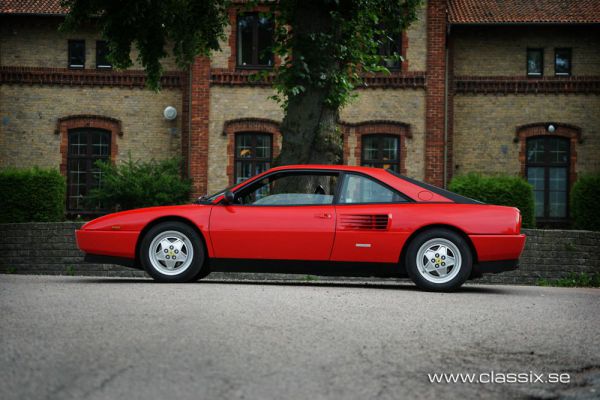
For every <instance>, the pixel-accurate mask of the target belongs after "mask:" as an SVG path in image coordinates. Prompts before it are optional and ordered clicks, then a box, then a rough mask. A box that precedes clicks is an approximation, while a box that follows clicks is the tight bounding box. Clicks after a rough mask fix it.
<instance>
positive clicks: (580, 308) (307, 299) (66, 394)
mask: <svg viewBox="0 0 600 400" xmlns="http://www.w3.org/2000/svg"><path fill="white" fill-rule="evenodd" d="M0 306H1V309H0V377H1V378H0V398H1V399H3V400H8V399H118V398H123V399H176V398H183V399H210V400H213V399H311V400H316V399H361V400H364V399H372V398H381V399H398V398H407V399H413V398H436V397H439V398H455V397H459V396H460V397H462V398H515V397H529V398H554V397H564V398H598V396H599V394H600V290H597V289H559V288H539V287H517V286H477V285H471V286H466V287H465V288H464V290H463V291H461V292H459V293H454V294H440V293H424V292H418V291H416V290H414V288H413V287H412V286H411V285H408V284H396V283H386V284H372V283H371V284H369V285H367V286H365V285H361V284H344V283H339V284H336V283H311V284H302V283H293V284H283V283H282V284H276V283H268V284H265V283H262V284H258V283H240V282H237V283H236V282H203V283H197V284H188V285H160V284H154V283H152V282H151V281H148V280H144V279H139V280H132V279H119V278H81V277H42V276H12V275H0ZM491 371H494V373H495V374H496V375H495V376H496V377H497V376H498V375H497V374H505V373H523V374H525V373H526V374H528V375H530V376H534V375H531V374H538V375H539V374H547V373H568V374H569V377H570V381H571V382H572V383H571V384H542V383H539V382H538V383H535V384H528V383H516V384H498V383H496V384H485V383H478V384H476V383H472V384H468V383H452V384H448V383H430V382H429V379H428V376H427V374H433V373H444V372H445V373H462V372H465V373H475V374H484V375H481V378H482V380H484V379H483V378H484V377H485V376H489V375H485V374H486V373H487V374H490V373H491ZM478 376H479V375H478ZM546 378H547V375H544V379H546ZM496 379H497V378H496ZM485 380H488V379H487V378H486V379H485Z"/></svg>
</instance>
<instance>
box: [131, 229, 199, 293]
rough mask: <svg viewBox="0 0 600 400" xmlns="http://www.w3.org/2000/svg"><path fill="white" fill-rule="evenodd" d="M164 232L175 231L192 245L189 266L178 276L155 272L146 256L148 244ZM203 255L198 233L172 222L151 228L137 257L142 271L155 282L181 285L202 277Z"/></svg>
mask: <svg viewBox="0 0 600 400" xmlns="http://www.w3.org/2000/svg"><path fill="white" fill-rule="evenodd" d="M165 231H177V232H181V233H183V234H184V235H185V236H187V237H188V239H190V242H191V243H192V247H193V249H194V257H193V260H192V263H191V265H190V266H189V267H188V268H187V269H186V270H185V271H184V272H182V273H181V274H179V275H175V276H171V275H165V274H162V273H161V272H160V271H157V270H156V269H155V268H154V267H153V266H152V263H151V262H150V257H149V255H148V250H149V248H150V244H151V243H152V240H154V238H155V237H156V236H157V235H159V234H161V233H162V232H165ZM205 254H206V253H205V251H204V244H203V242H202V239H201V238H200V236H199V235H198V233H197V232H196V231H195V230H194V229H193V228H192V227H190V226H189V225H187V224H185V223H183V222H178V221H172V222H161V223H159V224H157V225H156V226H153V227H152V228H150V230H149V231H148V232H146V234H145V235H144V237H143V239H142V242H141V245H140V255H139V256H140V261H141V264H142V266H143V267H144V270H145V271H146V272H147V273H148V275H150V276H151V277H152V278H154V279H155V280H156V281H158V282H164V283H181V282H193V281H195V280H197V279H198V278H199V277H200V276H201V275H202V273H203V272H204V271H203V268H204V264H205V262H204V261H205V259H206V255H205Z"/></svg>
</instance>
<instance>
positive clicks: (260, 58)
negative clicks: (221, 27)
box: [237, 14, 273, 67]
mask: <svg viewBox="0 0 600 400" xmlns="http://www.w3.org/2000/svg"><path fill="white" fill-rule="evenodd" d="M237 29H238V33H237V53H238V54H237V63H238V66H241V67H270V66H272V65H273V53H272V50H271V47H272V44H273V22H272V21H271V20H270V19H269V18H266V17H264V16H260V15H259V14H244V15H240V16H238V25H237Z"/></svg>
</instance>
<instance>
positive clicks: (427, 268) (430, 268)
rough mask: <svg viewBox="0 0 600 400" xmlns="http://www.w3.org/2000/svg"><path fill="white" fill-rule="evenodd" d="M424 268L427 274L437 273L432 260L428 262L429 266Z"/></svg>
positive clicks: (426, 265)
mask: <svg viewBox="0 0 600 400" xmlns="http://www.w3.org/2000/svg"><path fill="white" fill-rule="evenodd" d="M424 268H425V271H427V272H432V271H435V265H434V264H433V263H432V262H431V261H430V260H427V264H425V266H424Z"/></svg>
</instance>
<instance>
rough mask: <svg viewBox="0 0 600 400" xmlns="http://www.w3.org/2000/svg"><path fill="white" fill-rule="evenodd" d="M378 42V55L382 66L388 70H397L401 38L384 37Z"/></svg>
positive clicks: (400, 52) (400, 53)
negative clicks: (380, 57)
mask: <svg viewBox="0 0 600 400" xmlns="http://www.w3.org/2000/svg"><path fill="white" fill-rule="evenodd" d="M379 41H380V42H381V44H380V45H379V55H380V56H382V57H383V65H384V66H385V67H386V68H388V69H399V68H400V59H399V58H398V56H400V55H402V38H401V37H399V36H398V37H396V36H394V37H391V36H384V37H382V38H381V39H379Z"/></svg>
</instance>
